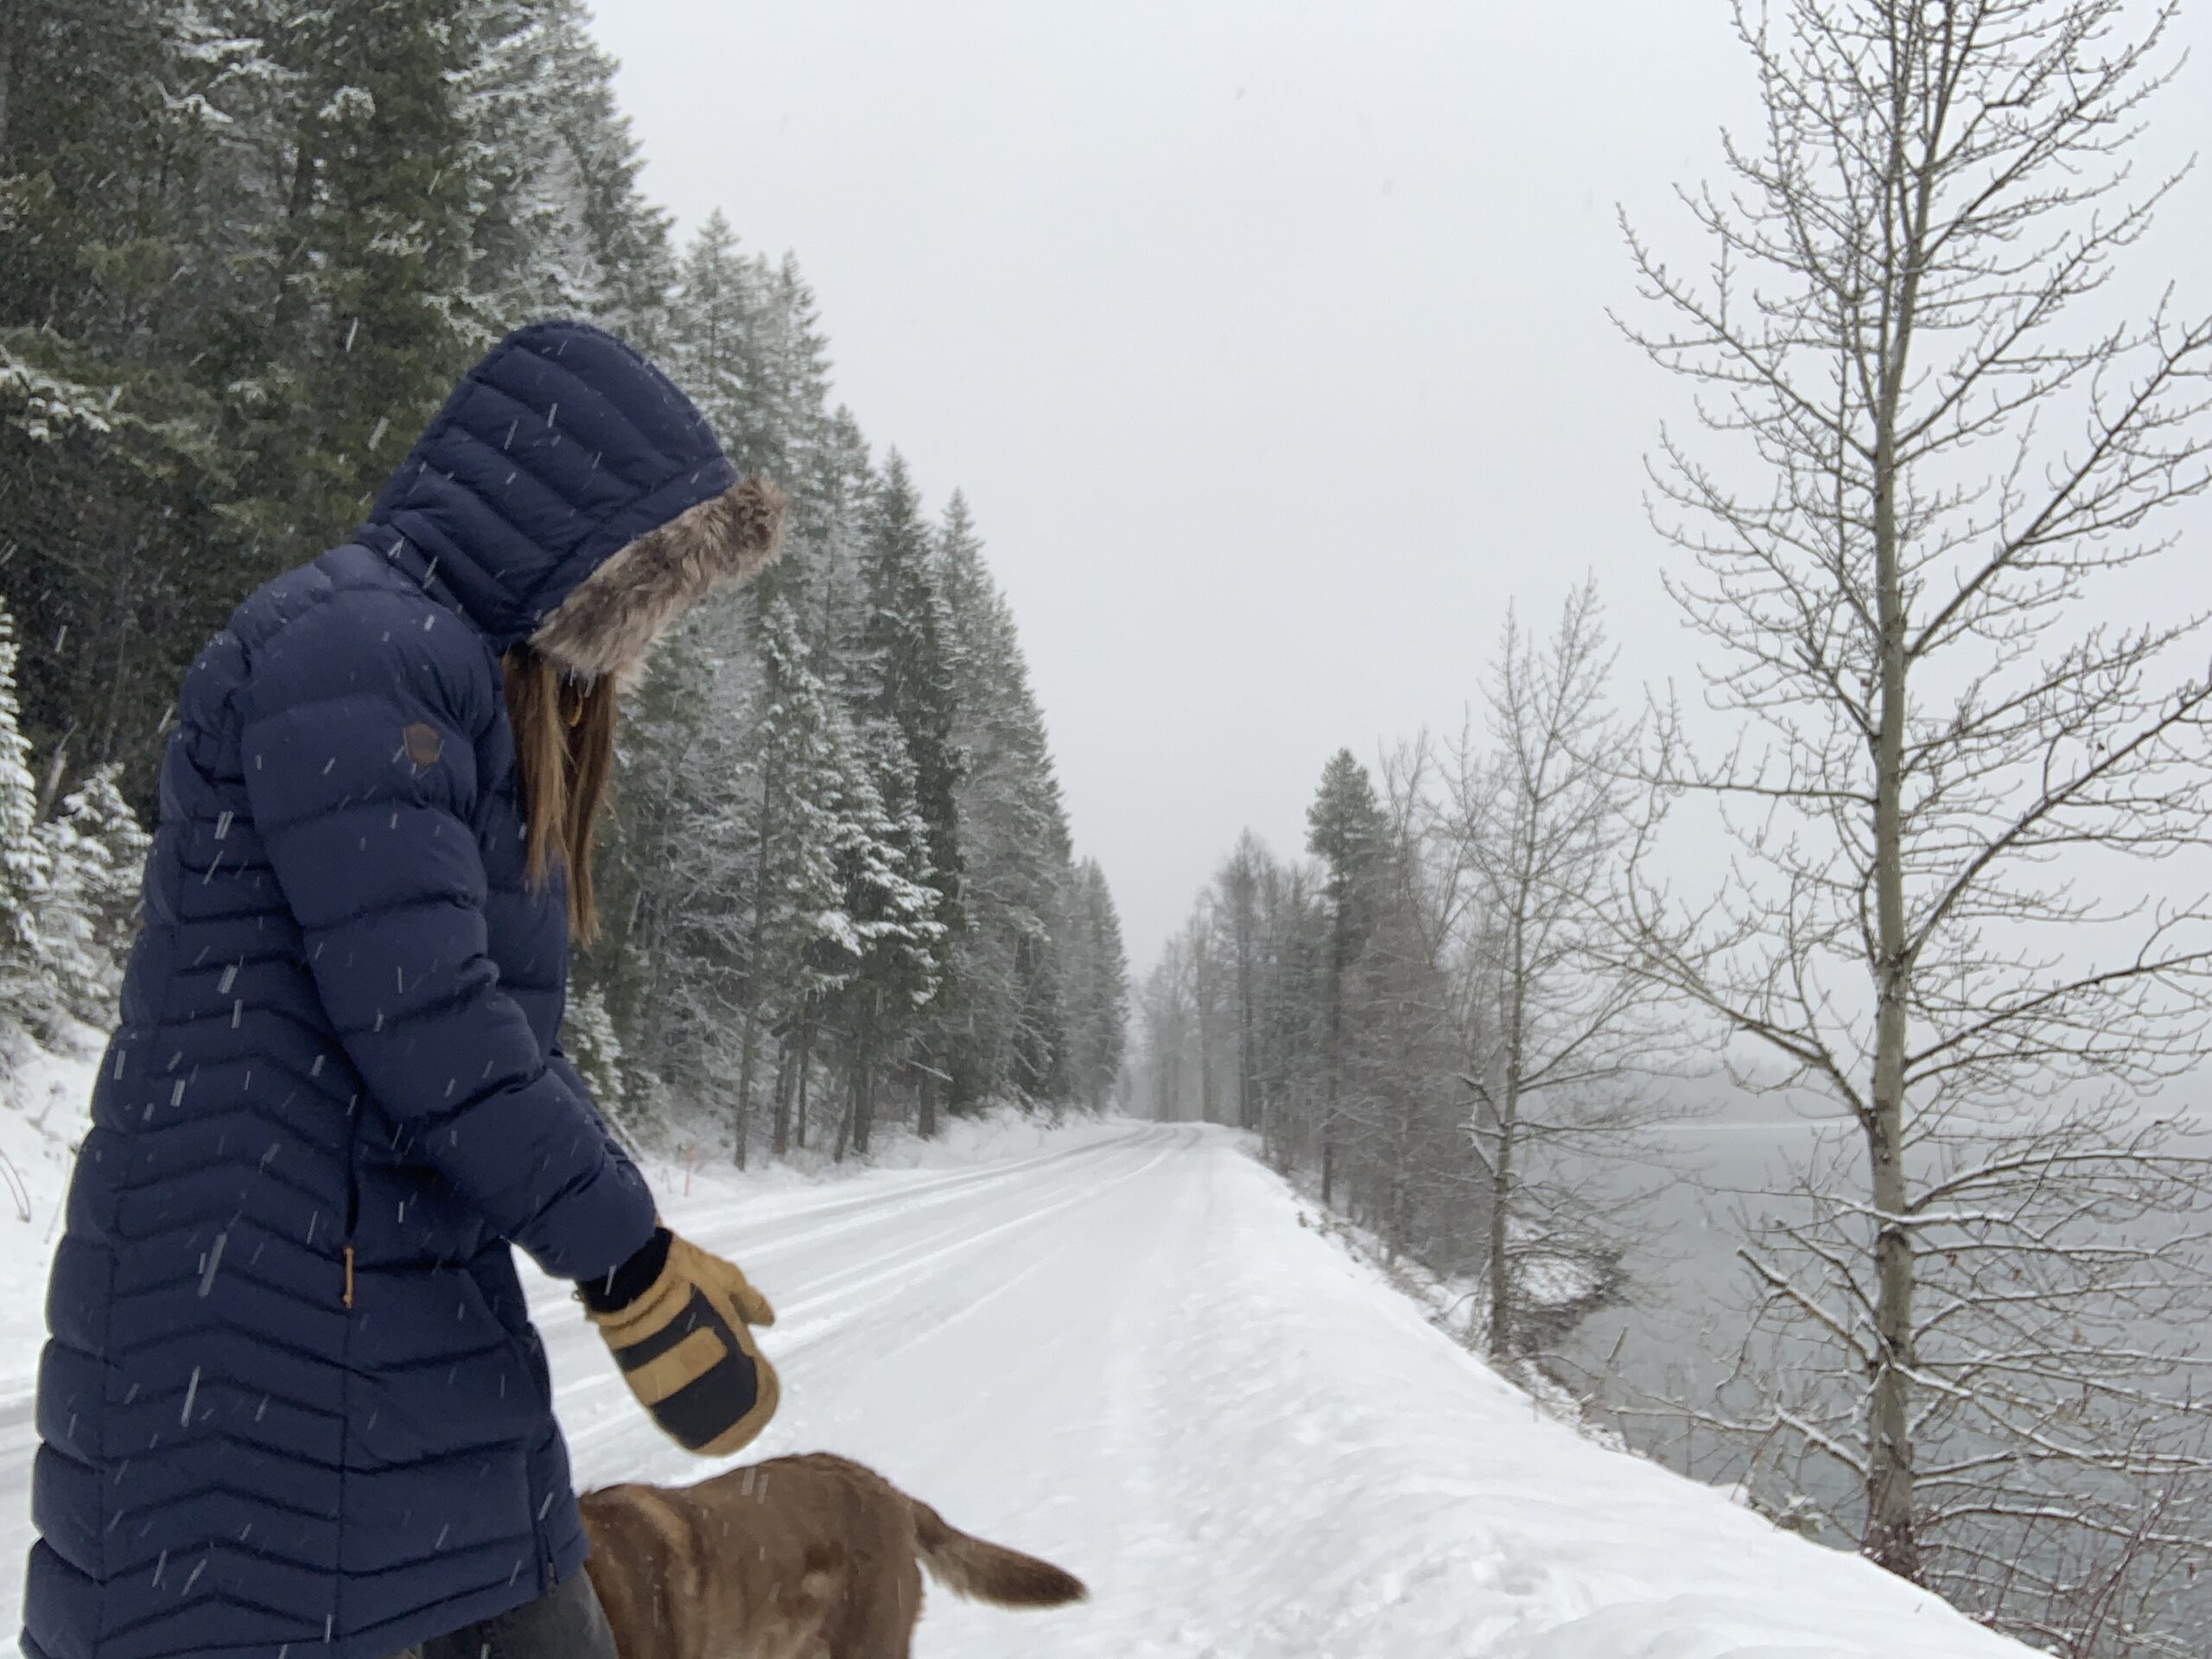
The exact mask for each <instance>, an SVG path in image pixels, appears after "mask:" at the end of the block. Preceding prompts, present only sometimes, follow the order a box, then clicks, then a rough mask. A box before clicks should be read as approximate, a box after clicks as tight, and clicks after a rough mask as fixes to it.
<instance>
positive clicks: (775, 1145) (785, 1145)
mask: <svg viewBox="0 0 2212 1659" xmlns="http://www.w3.org/2000/svg"><path fill="white" fill-rule="evenodd" d="M797 1069H798V1068H797V1067H795V1066H794V1065H792V1064H791V1045H790V1044H789V1043H785V1044H783V1045H782V1046H780V1048H779V1052H778V1053H777V1056H776V1118H775V1126H774V1128H772V1131H771V1132H770V1140H769V1142H768V1149H769V1150H770V1151H771V1152H772V1154H774V1155H775V1156H777V1157H779V1158H780V1157H782V1156H783V1155H784V1154H785V1153H787V1152H789V1151H790V1150H791V1074H792V1073H793V1071H796V1070H797Z"/></svg>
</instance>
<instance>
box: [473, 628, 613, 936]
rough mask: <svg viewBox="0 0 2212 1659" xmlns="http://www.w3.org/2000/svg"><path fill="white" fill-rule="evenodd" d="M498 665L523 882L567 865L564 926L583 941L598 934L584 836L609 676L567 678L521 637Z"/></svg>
mask: <svg viewBox="0 0 2212 1659" xmlns="http://www.w3.org/2000/svg"><path fill="white" fill-rule="evenodd" d="M500 667H501V668H502V669H503V670H505V679H506V690H507V724H508V725H509V727H510V728H512V730H513V732H514V740H515V765H516V767H517V769H518V771H519V772H520V773H521V781H522V810H523V820H524V824H525V825H526V827H527V830H528V839H529V843H530V846H529V865H528V868H529V877H530V885H531V887H535V888H540V889H542V888H543V887H544V886H545V883H546V882H547V881H548V880H550V879H551V876H552V874H553V867H554V866H555V865H556V864H559V865H563V866H565V867H566V868H567V870H568V874H569V932H570V934H571V935H572V936H573V937H574V938H575V939H576V940H577V941H578V942H580V943H582V944H590V943H591V941H592V940H593V939H594V938H597V937H598V934H599V912H598V910H597V908H596V907H595V906H594V904H593V902H592V887H591V842H592V829H593V826H594V822H595V820H596V819H597V818H598V817H599V808H600V803H601V800H602V799H604V798H605V797H606V794H607V773H608V772H611V771H612V770H613V766H614V702H615V692H614V681H613V676H611V675H601V676H600V677H598V678H597V679H594V680H591V681H588V682H587V681H582V680H578V679H575V678H574V677H570V676H569V675H566V674H563V672H562V671H561V670H560V669H559V668H558V667H556V665H555V664H554V663H553V661H552V659H551V658H548V657H546V656H544V655H543V654H542V653H540V652H536V651H533V650H531V648H530V647H529V646H528V645H517V646H515V647H514V648H513V649H512V650H511V651H509V652H507V654H506V655H505V658H502V659H501V661H500Z"/></svg>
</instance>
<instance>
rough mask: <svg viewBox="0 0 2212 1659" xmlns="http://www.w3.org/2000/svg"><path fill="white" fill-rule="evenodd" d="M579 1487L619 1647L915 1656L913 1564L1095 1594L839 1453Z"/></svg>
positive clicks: (1040, 1594) (1078, 1595)
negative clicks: (653, 1482)
mask: <svg viewBox="0 0 2212 1659" xmlns="http://www.w3.org/2000/svg"><path fill="white" fill-rule="evenodd" d="M581 1502H582V1510H583V1519H584V1527H585V1530H586V1531H587V1532H588V1533H589V1534H590V1535H591V1541H592V1550H591V1554H590V1556H589V1557H588V1560H586V1563H585V1567H586V1570H587V1571H588V1572H589V1573H590V1574H591V1580H592V1586H593V1588H594V1589H595V1590H596V1591H597V1592H599V1599H600V1601H601V1604H602V1605H604V1606H605V1607H606V1609H607V1623H608V1624H610V1625H611V1626H613V1631H614V1643H615V1649H616V1650H617V1651H618V1652H619V1653H620V1655H621V1659H906V1654H907V1651H908V1646H909V1643H910V1642H911V1641H912V1635H913V1628H914V1621H915V1620H916V1619H917V1618H918V1617H919V1616H920V1614H921V1607H922V1584H921V1573H920V1571H919V1566H918V1564H925V1565H927V1566H928V1567H929V1569H930V1571H931V1573H933V1574H934V1575H935V1576H937V1577H938V1579H940V1580H942V1581H943V1582H944V1584H945V1586H947V1587H948V1588H950V1589H951V1590H954V1591H957V1592H959V1593H960V1594H962V1595H965V1596H971V1597H973V1598H975V1599H977V1600H980V1601H988V1602H994V1603H996V1604H998V1605H1001V1606H1008V1607H1056V1606H1059V1605H1064V1604H1065V1603H1067V1602H1071V1601H1077V1600H1080V1599H1082V1598H1083V1596H1084V1587H1083V1585H1082V1584H1081V1582H1080V1581H1078V1580H1076V1579H1075V1578H1073V1577H1072V1576H1071V1575H1070V1574H1068V1573H1064V1572H1062V1571H1061V1570H1060V1569H1059V1568H1058V1567H1054V1566H1052V1564H1051V1563H1050V1562H1047V1561H1041V1560H1038V1559H1037V1558H1036V1557H1034V1556H1032V1555H1024V1554H1020V1552H1019V1551H1016V1550H1011V1549H1006V1548H1001V1547H1000V1546H999V1545H996V1544H991V1543H986V1542H985V1541H982V1539H980V1538H974V1537H970V1536H969V1535H968V1534H966V1533H964V1532H962V1531H960V1530H959V1529H957V1528H956V1527H953V1526H951V1525H950V1523H948V1522H946V1521H945V1520H944V1517H943V1516H940V1515H938V1512H937V1511H936V1510H932V1509H931V1508H930V1507H929V1506H928V1505H927V1504H925V1503H919V1502H918V1501H917V1500H915V1499H913V1498H910V1497H907V1496H906V1493H904V1492H902V1491H899V1489H898V1488H897V1487H895V1486H893V1484H891V1483H890V1482H889V1481H887V1480H886V1479H884V1478H883V1477H882V1476H880V1475H879V1474H877V1473H876V1472H875V1471H874V1470H872V1469H868V1468H864V1467H863V1466H861V1465H859V1464H857V1463H854V1462H851V1461H849V1459H844V1458H836V1457H829V1456H826V1455H822V1454H817V1455H814V1456H810V1457H799V1458H779V1459H775V1460H774V1461H772V1462H769V1463H763V1464H756V1465H751V1466H749V1467H747V1468H743V1469H733V1470H731V1471H728V1473H726V1474H721V1475H717V1476H715V1477H714V1478H711V1479H708V1480H702V1481H701V1482H699V1483H698V1484H696V1485H694V1486H676V1487H664V1486H639V1485H625V1486H610V1487H607V1488H605V1489H603V1490H601V1491H594V1492H587V1493H585V1494H584V1496H583V1497H582V1500H581Z"/></svg>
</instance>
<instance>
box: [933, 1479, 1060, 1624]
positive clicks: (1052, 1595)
mask: <svg viewBox="0 0 2212 1659" xmlns="http://www.w3.org/2000/svg"><path fill="white" fill-rule="evenodd" d="M906 1501H907V1503H910V1504H912V1506H913V1510H914V1542H915V1546H916V1548H918V1551H919V1553H920V1554H921V1558H922V1565H923V1566H924V1567H927V1568H929V1570H930V1572H931V1574H932V1575H933V1576H934V1577H935V1578H936V1579H937V1580H938V1582H939V1583H941V1584H943V1585H944V1587H945V1588H946V1589H948V1590H951V1591H954V1592H957V1593H958V1594H960V1595H963V1596H966V1597H968V1598H969V1599H971V1600H975V1601H988V1602H991V1603H993V1604H995V1605H998V1606H1001V1607H1065V1605H1067V1604H1068V1603H1070V1602H1071V1601H1081V1600H1083V1599H1084V1598H1085V1597H1086V1596H1088V1595H1089V1594H1090V1591H1088V1590H1086V1589H1085V1588H1084V1584H1083V1580H1081V1579H1078V1578H1077V1577H1076V1576H1075V1575H1074V1574H1073V1573H1063V1572H1062V1571H1061V1570H1060V1569H1059V1568H1058V1567H1054V1566H1053V1565H1052V1563H1051V1562H1050V1561H1040V1560H1038V1559H1037V1558H1036V1557H1035V1556H1034V1555H1024V1554H1022V1553H1021V1552H1020V1550H1018V1549H1008V1548H1006V1547H1005V1546H1003V1545H1001V1544H991V1543H986V1542H984V1541H983V1540H982V1539H981V1538H971V1537H969V1535H968V1534H966V1533H964V1532H963V1531H961V1530H960V1529H959V1528H957V1527H956V1526H954V1525H953V1524H952V1523H951V1522H949V1521H947V1520H946V1519H945V1518H944V1516H941V1515H939V1514H938V1512H937V1511H936V1510H933V1509H931V1507H930V1506H929V1505H928V1504H926V1503H923V1502H922V1501H921V1500H920V1499H919V1498H918V1497H910V1498H907V1500H906Z"/></svg>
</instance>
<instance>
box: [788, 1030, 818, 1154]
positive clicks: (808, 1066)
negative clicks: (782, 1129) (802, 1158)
mask: <svg viewBox="0 0 2212 1659" xmlns="http://www.w3.org/2000/svg"><path fill="white" fill-rule="evenodd" d="M813 1075H814V1027H813V1026H812V1025H810V1024H805V1023H802V1024H801V1025H800V1027H799V1028H798V1121H797V1122H794V1123H793V1124H792V1126H791V1128H792V1129H793V1131H794V1133H793V1135H792V1137H791V1140H792V1144H793V1145H795V1146H796V1147H798V1149H799V1150H800V1151H801V1152H804V1151H805V1150H806V1084H807V1079H808V1078H809V1077H812V1076H813Z"/></svg>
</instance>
